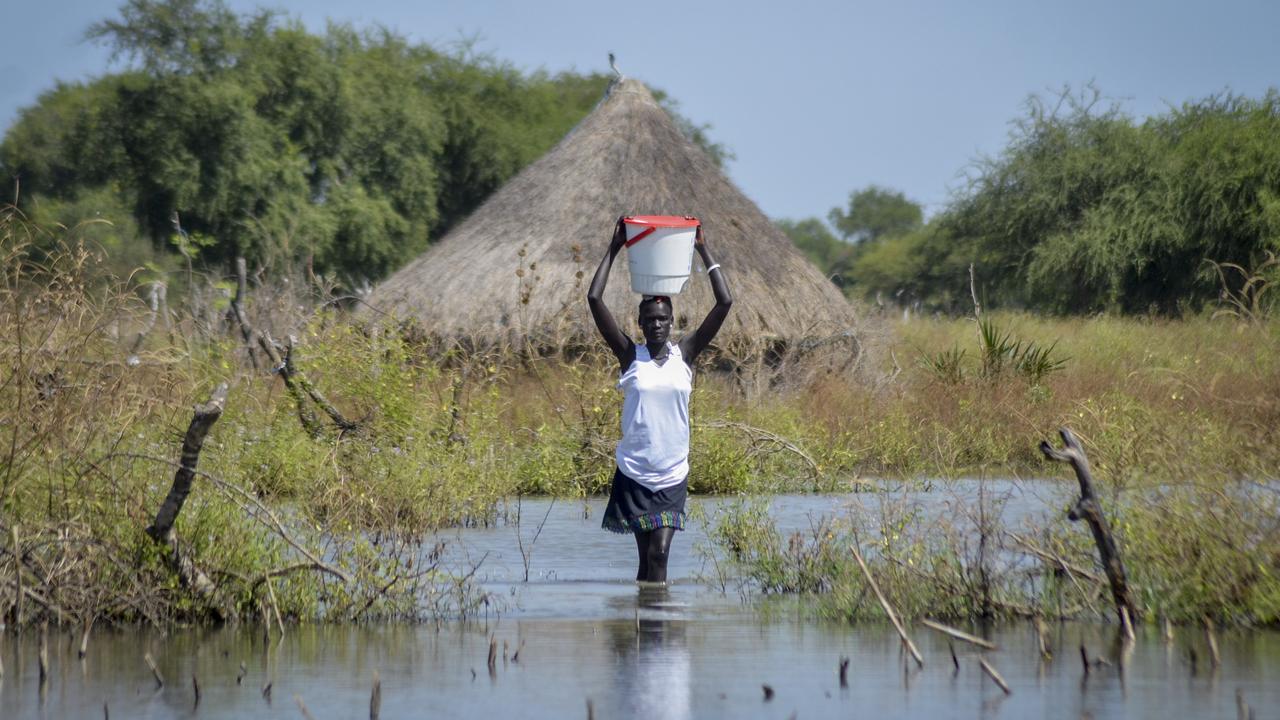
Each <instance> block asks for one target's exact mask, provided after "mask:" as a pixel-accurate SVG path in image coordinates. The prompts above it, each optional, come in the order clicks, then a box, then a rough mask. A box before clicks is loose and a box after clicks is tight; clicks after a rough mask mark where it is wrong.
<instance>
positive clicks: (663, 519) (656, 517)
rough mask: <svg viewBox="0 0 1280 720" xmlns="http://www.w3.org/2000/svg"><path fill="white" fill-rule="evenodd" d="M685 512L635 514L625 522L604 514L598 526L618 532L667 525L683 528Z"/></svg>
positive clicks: (647, 529)
mask: <svg viewBox="0 0 1280 720" xmlns="http://www.w3.org/2000/svg"><path fill="white" fill-rule="evenodd" d="M684 522H685V514H684V512H683V511H680V512H671V511H666V512H657V513H649V514H647V515H637V516H636V517H633V518H627V520H626V522H625V523H624V522H621V521H619V520H618V519H617V518H613V517H608V516H606V517H605V519H604V521H603V522H601V523H600V527H602V528H604V529H605V530H608V531H610V532H615V533H619V534H625V533H638V532H649V531H650V530H657V529H658V528H663V527H669V528H675V529H676V530H684Z"/></svg>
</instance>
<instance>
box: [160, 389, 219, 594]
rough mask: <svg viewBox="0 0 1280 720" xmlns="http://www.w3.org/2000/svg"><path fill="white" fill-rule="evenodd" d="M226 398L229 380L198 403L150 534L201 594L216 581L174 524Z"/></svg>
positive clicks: (187, 583)
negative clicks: (182, 543)
mask: <svg viewBox="0 0 1280 720" xmlns="http://www.w3.org/2000/svg"><path fill="white" fill-rule="evenodd" d="M226 402H227V384H226V383H222V384H221V385H219V386H218V389H217V390H214V391H213V396H212V397H211V398H210V399H209V402H207V403H205V404H203V405H197V406H196V408H195V413H194V414H193V415H192V417H191V424H190V425H189V426H188V427H187V433H186V435H185V436H184V437H183V439H182V459H181V461H179V463H178V470H177V472H175V473H174V476H173V486H172V487H170V488H169V494H168V495H167V496H165V499H164V502H163V503H161V504H160V510H159V511H158V512H156V518H155V520H154V521H153V522H152V523H151V526H150V527H148V528H147V534H148V535H150V536H151V539H152V540H155V541H156V542H157V543H160V544H161V545H164V546H165V547H167V548H168V550H169V562H170V565H171V566H172V567H173V569H174V570H175V571H176V572H177V573H178V578H179V579H180V580H181V581H182V584H183V585H184V586H186V587H189V588H191V589H192V590H193V591H194V592H195V593H196V594H197V595H201V596H208V595H212V594H213V592H214V590H215V589H216V588H215V586H214V584H213V581H212V580H210V579H209V577H208V576H207V575H205V574H204V572H202V571H201V570H200V569H199V568H197V567H196V566H195V563H194V562H193V561H192V560H191V558H190V557H187V556H184V555H183V554H182V551H181V549H180V548H179V546H178V537H177V534H176V533H175V532H174V530H173V525H174V523H175V522H177V520H178V513H180V512H182V506H183V504H184V503H186V501H187V496H188V495H190V494H191V484H192V483H193V482H194V481H195V477H196V463H197V462H198V461H199V460H200V450H201V449H202V448H203V447H204V439H205V437H206V436H207V435H208V434H209V428H211V427H213V424H214V423H215V422H217V421H218V418H219V417H221V416H222V408H223V406H225V405H226Z"/></svg>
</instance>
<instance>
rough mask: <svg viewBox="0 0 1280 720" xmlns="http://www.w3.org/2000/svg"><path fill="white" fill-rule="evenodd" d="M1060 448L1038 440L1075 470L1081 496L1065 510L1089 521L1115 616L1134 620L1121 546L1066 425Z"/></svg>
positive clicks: (1073, 517)
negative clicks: (1126, 616) (1109, 585)
mask: <svg viewBox="0 0 1280 720" xmlns="http://www.w3.org/2000/svg"><path fill="white" fill-rule="evenodd" d="M1058 434H1059V435H1061V436H1062V442H1063V448H1062V449H1061V450H1055V449H1054V448H1053V446H1052V445H1050V444H1049V441H1048V440H1043V441H1041V442H1040V452H1042V453H1044V456H1045V457H1047V458H1049V459H1050V460H1056V461H1058V462H1064V463H1070V464H1071V468H1072V469H1073V470H1075V473H1076V480H1078V481H1079V482H1080V499H1079V500H1077V501H1076V503H1075V505H1073V506H1072V507H1071V509H1070V510H1069V511H1067V518H1068V519H1070V520H1071V521H1073V522H1074V521H1076V520H1081V519H1083V520H1084V521H1085V522H1087V523H1089V529H1090V530H1092V531H1093V541H1094V543H1095V544H1096V545H1097V546H1098V555H1099V558H1100V559H1101V560H1102V569H1103V570H1104V571H1105V572H1106V575H1107V581H1108V582H1109V583H1110V584H1111V599H1112V600H1113V601H1114V602H1115V606H1116V617H1117V619H1118V620H1119V621H1120V622H1121V623H1122V624H1123V623H1124V622H1125V613H1128V616H1129V618H1132V619H1134V620H1136V619H1137V618H1138V617H1139V616H1140V614H1141V613H1140V612H1139V610H1138V602H1137V600H1136V599H1135V598H1134V595H1133V589H1132V588H1130V587H1129V581H1128V576H1127V575H1126V573H1125V569H1124V560H1123V559H1121V557H1120V549H1119V548H1118V547H1117V546H1116V541H1115V537H1114V536H1113V535H1112V534H1111V527H1110V526H1109V525H1108V524H1107V518H1106V516H1105V515H1103V513H1102V505H1101V503H1099V502H1098V495H1097V493H1096V492H1095V491H1094V488H1093V475H1092V474H1091V473H1090V472H1089V458H1088V457H1086V456H1085V454H1084V447H1082V446H1081V445H1080V441H1079V440H1077V439H1076V436H1075V435H1074V434H1072V432H1071V430H1070V429H1068V428H1065V427H1064V428H1061V429H1059V430H1058Z"/></svg>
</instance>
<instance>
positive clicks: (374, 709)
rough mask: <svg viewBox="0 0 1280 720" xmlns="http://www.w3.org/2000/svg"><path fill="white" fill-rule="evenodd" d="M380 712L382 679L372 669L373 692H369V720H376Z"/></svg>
mask: <svg viewBox="0 0 1280 720" xmlns="http://www.w3.org/2000/svg"><path fill="white" fill-rule="evenodd" d="M381 714H382V680H381V679H380V678H379V677H378V671H377V670H374V671H373V692H372V693H370V694H369V720H378V716H380V715H381Z"/></svg>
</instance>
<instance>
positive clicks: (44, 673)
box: [39, 621, 49, 688]
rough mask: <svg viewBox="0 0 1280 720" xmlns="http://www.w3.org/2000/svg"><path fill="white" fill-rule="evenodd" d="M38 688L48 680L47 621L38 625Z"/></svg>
mask: <svg viewBox="0 0 1280 720" xmlns="http://www.w3.org/2000/svg"><path fill="white" fill-rule="evenodd" d="M39 661H40V687H41V688H43V687H44V684H45V683H46V682H48V680H49V623H48V621H45V622H41V623H40V652H39Z"/></svg>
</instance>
